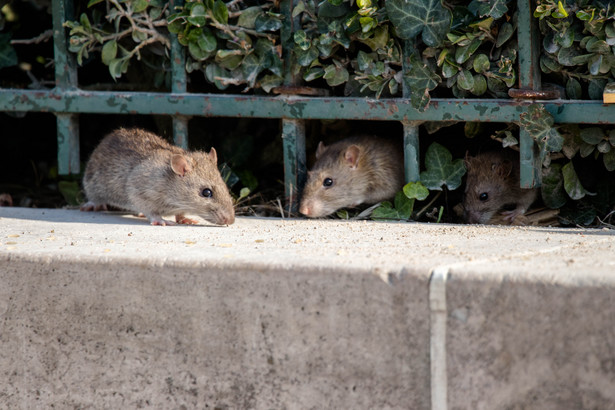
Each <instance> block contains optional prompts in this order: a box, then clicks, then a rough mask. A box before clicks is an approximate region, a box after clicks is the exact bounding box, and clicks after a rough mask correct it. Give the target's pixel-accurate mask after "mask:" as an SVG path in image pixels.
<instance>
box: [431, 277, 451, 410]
mask: <svg viewBox="0 0 615 410" xmlns="http://www.w3.org/2000/svg"><path fill="white" fill-rule="evenodd" d="M447 276H448V267H438V268H436V269H434V270H433V272H432V274H431V278H430V280H429V310H430V322H431V326H430V356H431V409H432V410H447V406H448V403H447V402H448V400H447V388H448V378H447V373H446V317H447V312H446V279H447Z"/></svg>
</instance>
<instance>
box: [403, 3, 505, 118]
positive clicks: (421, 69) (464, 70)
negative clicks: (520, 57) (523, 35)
mask: <svg viewBox="0 0 615 410" xmlns="http://www.w3.org/2000/svg"><path fill="white" fill-rule="evenodd" d="M473 3H474V2H473ZM473 3H471V4H470V6H472V4H473ZM479 3H480V4H478V5H476V6H475V7H470V6H469V7H468V8H463V7H457V8H456V13H455V14H454V19H453V23H452V26H453V27H456V28H455V29H454V30H451V31H449V32H448V33H446V37H445V40H444V41H443V42H442V44H441V45H439V46H436V47H426V48H424V49H423V51H422V53H421V58H422V62H418V61H416V60H410V64H409V73H408V77H407V79H408V80H410V79H411V78H414V77H419V78H421V77H422V78H424V77H426V75H425V72H426V71H427V72H429V78H430V79H431V80H432V81H433V82H434V83H435V84H430V87H429V90H431V89H433V88H434V87H435V86H436V85H441V84H442V82H443V81H444V80H445V85H446V87H448V88H450V89H451V91H452V93H453V95H454V96H455V97H457V98H464V97H469V96H483V97H484V96H491V97H499V98H502V97H503V98H506V97H507V90H508V88H510V87H512V86H514V84H515V82H516V79H517V75H516V71H515V63H516V60H517V50H516V47H517V46H516V39H515V36H513V34H514V31H515V28H514V26H513V25H512V24H511V23H509V22H506V21H496V20H495V19H494V17H492V16H491V15H490V14H489V13H493V15H496V16H497V15H499V14H500V12H501V11H502V10H503V8H500V6H502V5H503V6H504V7H505V3H504V2H497V1H496V2H493V5H491V3H489V4H487V3H486V2H479ZM481 5H482V6H487V5H488V6H490V7H488V8H485V9H484V13H485V14H482V13H481V12H480V11H477V13H478V15H474V14H472V12H471V10H472V9H473V8H476V9H477V10H482V9H481ZM491 6H493V7H491ZM478 16H488V17H486V18H482V17H478ZM495 33H497V35H495ZM408 85H409V86H410V88H411V89H412V91H413V94H412V96H413V97H414V93H415V92H417V93H419V94H422V93H423V92H424V91H423V90H425V88H427V87H422V86H420V87H418V88H414V87H416V84H413V83H412V82H411V81H409V82H408ZM424 93H425V94H428V93H427V92H424ZM428 103H429V95H427V96H422V98H421V99H420V100H418V99H414V98H413V100H412V104H413V106H414V107H415V108H419V109H424V108H425V107H426V106H427V104H428Z"/></svg>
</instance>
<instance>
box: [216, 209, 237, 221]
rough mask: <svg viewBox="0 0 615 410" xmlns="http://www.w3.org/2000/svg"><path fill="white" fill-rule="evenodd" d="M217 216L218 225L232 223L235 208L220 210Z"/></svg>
mask: <svg viewBox="0 0 615 410" xmlns="http://www.w3.org/2000/svg"><path fill="white" fill-rule="evenodd" d="M217 216H218V221H219V222H218V224H220V225H232V224H233V223H235V210H234V209H233V210H231V211H230V212H221V213H220V214H218V215H217Z"/></svg>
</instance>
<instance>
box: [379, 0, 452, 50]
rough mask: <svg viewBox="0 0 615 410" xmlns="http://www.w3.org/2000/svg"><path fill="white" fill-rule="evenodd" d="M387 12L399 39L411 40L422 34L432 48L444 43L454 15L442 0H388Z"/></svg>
mask: <svg viewBox="0 0 615 410" xmlns="http://www.w3.org/2000/svg"><path fill="white" fill-rule="evenodd" d="M386 11H387V14H388V16H389V19H390V20H391V23H393V25H394V26H395V28H396V29H397V33H398V35H399V37H401V38H403V39H405V40H411V39H414V38H415V37H416V36H418V35H419V34H422V38H423V42H424V43H425V44H427V45H428V46H431V47H437V46H439V45H440V44H441V43H442V41H443V40H444V38H445V36H446V33H448V31H449V29H450V26H451V20H452V14H451V12H450V11H449V10H448V9H446V8H444V7H443V6H442V1H441V0H387V2H386Z"/></svg>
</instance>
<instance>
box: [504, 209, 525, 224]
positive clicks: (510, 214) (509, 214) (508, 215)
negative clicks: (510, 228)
mask: <svg viewBox="0 0 615 410" xmlns="http://www.w3.org/2000/svg"><path fill="white" fill-rule="evenodd" d="M523 213H524V211H523V210H521V209H513V210H512V211H504V212H502V215H504V220H505V221H508V222H509V223H510V224H512V223H513V222H514V221H515V218H516V217H518V216H519V215H522V214H523Z"/></svg>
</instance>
